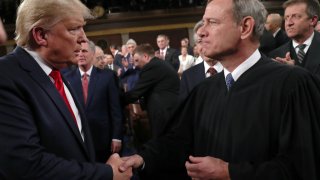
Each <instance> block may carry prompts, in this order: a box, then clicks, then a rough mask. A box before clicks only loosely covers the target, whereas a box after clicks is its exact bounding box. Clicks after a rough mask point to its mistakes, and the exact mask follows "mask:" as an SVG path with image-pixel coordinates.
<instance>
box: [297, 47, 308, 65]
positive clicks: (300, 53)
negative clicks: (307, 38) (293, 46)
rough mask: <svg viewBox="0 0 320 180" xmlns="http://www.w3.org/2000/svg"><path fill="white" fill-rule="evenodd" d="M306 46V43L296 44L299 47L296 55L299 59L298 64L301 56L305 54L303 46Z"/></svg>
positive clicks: (301, 60) (301, 58)
mask: <svg viewBox="0 0 320 180" xmlns="http://www.w3.org/2000/svg"><path fill="white" fill-rule="evenodd" d="M306 46H307V45H305V44H300V45H298V46H297V47H298V48H299V51H298V54H297V57H298V61H299V63H300V64H301V63H302V62H303V58H304V56H305V55H306V53H305V52H304V48H305V47H306Z"/></svg>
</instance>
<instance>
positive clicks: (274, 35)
mask: <svg viewBox="0 0 320 180" xmlns="http://www.w3.org/2000/svg"><path fill="white" fill-rule="evenodd" d="M280 30H281V28H278V29H277V30H276V32H274V33H273V34H272V35H273V37H276V35H277V34H278V33H279V31H280Z"/></svg>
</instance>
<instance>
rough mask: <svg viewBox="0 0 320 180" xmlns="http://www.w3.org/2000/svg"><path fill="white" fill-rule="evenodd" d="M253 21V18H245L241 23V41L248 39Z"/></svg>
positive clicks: (251, 31)
mask: <svg viewBox="0 0 320 180" xmlns="http://www.w3.org/2000/svg"><path fill="white" fill-rule="evenodd" d="M254 24H255V21H254V19H253V17H251V16H246V17H244V18H243V19H242V21H241V39H247V38H249V37H250V36H251V35H252V33H253V29H254Z"/></svg>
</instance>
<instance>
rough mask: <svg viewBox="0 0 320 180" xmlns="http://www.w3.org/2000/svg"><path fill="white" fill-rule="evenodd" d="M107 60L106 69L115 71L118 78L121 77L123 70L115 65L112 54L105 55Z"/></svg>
mask: <svg viewBox="0 0 320 180" xmlns="http://www.w3.org/2000/svg"><path fill="white" fill-rule="evenodd" d="M105 59H106V66H105V67H106V68H107V69H110V70H112V71H114V72H115V73H116V74H117V76H120V73H121V68H120V67H119V66H118V65H116V64H114V58H113V56H112V54H105Z"/></svg>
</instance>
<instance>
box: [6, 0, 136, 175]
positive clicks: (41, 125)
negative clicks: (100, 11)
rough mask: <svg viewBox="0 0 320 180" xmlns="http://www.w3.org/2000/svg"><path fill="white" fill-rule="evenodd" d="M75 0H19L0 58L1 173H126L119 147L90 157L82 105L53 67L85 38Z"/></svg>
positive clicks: (85, 13)
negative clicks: (103, 157) (101, 158)
mask: <svg viewBox="0 0 320 180" xmlns="http://www.w3.org/2000/svg"><path fill="white" fill-rule="evenodd" d="M88 18H92V15H91V14H90V10H89V9H88V8H87V7H86V6H85V5H83V4H82V3H81V2H80V1H79V0H68V1H65V0H46V1H42V0H26V1H22V3H21V4H20V6H19V8H18V10H17V19H16V37H15V40H16V43H17V47H16V49H15V50H14V51H13V52H12V53H10V54H8V55H6V56H4V57H2V58H0V71H1V74H0V78H1V81H0V146H1V148H0V178H1V179H70V180H77V179H87V180H89V179H90V180H94V179H96V180H98V179H109V180H111V179H129V178H130V176H131V175H132V171H131V170H128V171H127V172H125V173H121V172H120V171H119V170H118V166H119V165H120V164H121V163H122V160H121V159H120V157H119V155H118V154H114V155H112V156H110V158H109V159H108V161H107V162H103V163H96V162H95V153H94V146H93V142H92V138H91V133H90V130H89V126H88V124H87V123H88V122H87V119H86V116H85V114H84V111H83V108H82V106H81V104H80V102H79V101H78V98H77V95H76V94H75V93H74V91H73V89H72V88H71V87H70V84H69V83H67V81H66V80H65V78H64V77H63V76H61V74H60V72H59V69H61V68H63V67H66V66H67V65H68V64H69V63H72V61H73V60H74V59H75V52H76V51H78V50H80V49H81V43H82V42H85V41H86V40H87V38H86V35H85V33H84V30H83V26H84V25H85V19H88Z"/></svg>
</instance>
